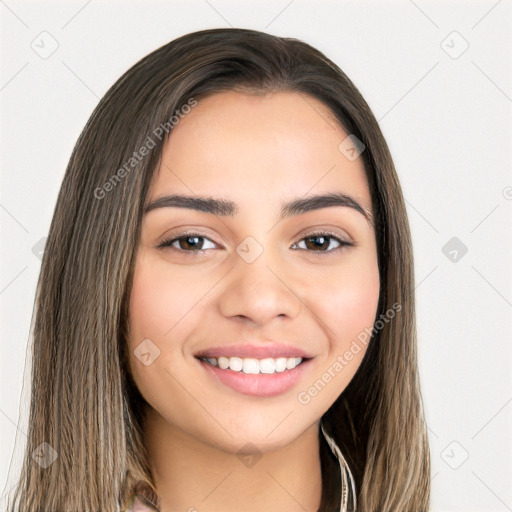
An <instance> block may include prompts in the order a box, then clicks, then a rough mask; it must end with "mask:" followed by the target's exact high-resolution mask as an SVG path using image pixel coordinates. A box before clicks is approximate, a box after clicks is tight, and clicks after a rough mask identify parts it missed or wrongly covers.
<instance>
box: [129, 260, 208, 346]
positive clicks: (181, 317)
mask: <svg viewBox="0 0 512 512" xmlns="http://www.w3.org/2000/svg"><path fill="white" fill-rule="evenodd" d="M203 288H204V290H203ZM207 290H208V288H207V287H206V286H204V287H203V286H199V285H198V284H197V279H196V280H195V282H194V279H193V278H192V277H191V276H190V275H188V274H187V273H186V272H173V273H172V274H170V272H169V268H168V265H166V264H165V263H163V262H162V261H158V260H157V259H155V258H144V256H143V255H142V256H140V258H138V260H137V264H136V267H135V273H134V278H133V287H132V291H131V297H130V307H129V315H130V332H131V333H132V338H134V340H132V341H136V338H137V336H138V337H141V336H142V339H144V338H152V337H153V338H154V339H156V340H160V341H162V342H165V341H166V340H169V339H171V338H172V337H175V333H176V332H177V331H179V330H181V329H182V328H183V327H184V326H186V325H187V323H188V321H189V317H190V316H193V314H194V310H195V309H197V308H198V307H200V299H201V297H202V296H204V295H205V293H206V291H207Z"/></svg>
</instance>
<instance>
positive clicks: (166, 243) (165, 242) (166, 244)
mask: <svg viewBox="0 0 512 512" xmlns="http://www.w3.org/2000/svg"><path fill="white" fill-rule="evenodd" d="M192 237H197V238H204V239H206V240H210V238H208V237H207V236H204V235H202V234H201V233H193V232H192V233H182V234H180V235H178V236H175V237H173V238H168V239H165V240H162V242H160V244H159V245H158V246H157V247H158V248H159V249H166V248H168V249H172V250H175V251H178V252H182V253H184V254H187V253H188V254H187V255H190V256H196V255H198V254H203V253H204V252H206V250H208V249H193V250H191V251H187V250H184V249H178V248H177V247H172V244H173V243H174V242H179V241H180V240H183V239H185V238H192ZM317 237H324V238H329V239H330V240H335V241H336V242H338V244H339V245H338V247H335V248H334V249H330V250H326V251H315V250H309V251H308V249H294V250H301V251H307V252H310V253H313V254H314V255H320V254H332V253H335V252H337V251H340V250H341V249H343V248H344V247H353V246H355V244H354V243H353V242H349V241H347V240H343V239H342V238H339V237H337V236H335V235H333V234H332V233H326V232H323V231H320V232H315V233H310V234H308V235H307V236H305V237H303V238H301V239H300V240H299V241H298V242H296V243H294V244H293V245H295V246H296V245H298V243H300V242H302V241H303V240H307V239H308V238H317ZM210 241H211V242H212V243H215V242H213V241H212V240H210ZM329 245H330V243H329Z"/></svg>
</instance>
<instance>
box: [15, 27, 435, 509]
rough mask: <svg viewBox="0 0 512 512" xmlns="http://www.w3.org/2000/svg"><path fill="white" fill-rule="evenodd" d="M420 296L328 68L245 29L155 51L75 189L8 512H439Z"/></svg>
mask: <svg viewBox="0 0 512 512" xmlns="http://www.w3.org/2000/svg"><path fill="white" fill-rule="evenodd" d="M413 290H414V276H413V256H412V249H411V241H410V233H409V227H408V222H407V216H406V210H405V206H404V201H403V197H402V193H401V189H400V186H399V183H398V179H397V176H396V173H395V170H394V166H393V162H392V159H391V156H390V154H389V151H388V148H387V145H386V142H385V140H384V138H383V136H382V133H381V131H380V129H379V127H378V125H377V122H376V120H375V118H374V116H373V114H372V113H371V111H370V109H369V107H368V105H367V104H366V102H365V101H364V99H363V98H362V96H361V94H360V93H359V92H358V90H357V89H356V88H355V86H354V85H353V84H352V83H351V82H350V80H349V79H348V78H347V77H346V75H345V74H344V73H343V72H342V71H341V70H340V69H339V68H338V67H337V66H336V65H335V64H334V63H333V62H331V61H330V60H329V59H327V57H325V56H324V55H323V54H322V53H320V52H319V51H318V50H316V49H314V48H312V47H311V46H309V45H307V44H305V43H303V42H301V41H298V40H296V39H290V38H280V37H276V36H271V35H268V34H264V33H261V32H257V31H252V30H242V29H215V30H205V31H201V32H196V33H192V34H188V35H185V36H183V37H180V38H178V39H176V40H174V41H172V42H170V43H169V44H167V45H165V46H163V47H161V48H159V49H158V50H156V51H154V52H153V53H151V54H150V55H148V56H147V57H145V58H143V59H142V60H141V61H140V62H138V63H137V64H136V65H135V66H133V67H132V68H131V69H130V70H128V71H127V72H126V73H125V74H124V75H123V76H122V77H121V78H120V79H119V80H118V81H117V82H116V84H114V86H113V87H112V88H111V89H110V90H109V91H108V92H107V94H106V95H105V97H104V98H103V99H102V100H101V101H100V103H99V105H98V106H97V108H96V110H95V111H94V113H93V114H92V116H91V118H90V120H89V122H88V123H87V125H86V127H85V129H84V131H83V133H82V135H81V136H80V138H79V140H78V142H77V145H76V147H75V149H74V151H73V154H72V157H71V160H70V163H69V166H68V169H67V172H66V175H65V177H64V181H63V184H62V188H61V191H60V194H59V197H58V200H57V205H56V209H55V213H54V218H53V220H52V224H51V228H50V231H49V235H48V240H47V246H46V250H45V254H44V259H43V262H42V269H41V276H40V279H39V283H38V292H37V296H36V321H35V326H34V341H33V343H34V344H33V372H32V397H31V412H30V420H29V424H30V427H29V432H28V444H27V451H26V457H25V460H24V466H23V470H22V475H21V478H20V481H19V484H18V486H17V489H16V493H15V496H14V500H13V505H12V506H11V507H10V510H20V511H29V510H45V511H47V510H55V511H57V510H59V511H61V510H62V511H71V510H73V511H76V510H90V511H93V510H94V511H98V510H102V511H103V510H160V511H161V512H169V511H174V510H189V511H193V510H199V511H201V512H203V511H208V510H226V511H229V510H246V511H256V510H266V511H271V510H274V509H275V510H278V509H279V510H290V511H291V510H308V511H315V510H319V511H338V510H356V509H357V510H360V511H379V512H383V511H393V512H397V511H411V512H412V511H414V512H417V511H424V510H427V509H428V506H429V493H430V483H429V482H430V475H429V471H430V464H429V452H428V440H427V434H426V427H425V422H424V418H423V408H422V403H421V395H420V387H419V381H418V369H417V354H416V331H415V329H416V328H415V311H414V295H413ZM43 441H44V443H45V444H42V442H43ZM36 449H37V450H39V452H38V453H39V458H42V460H43V463H41V461H39V463H36V462H37V461H36V458H37V457H33V453H34V450H36Z"/></svg>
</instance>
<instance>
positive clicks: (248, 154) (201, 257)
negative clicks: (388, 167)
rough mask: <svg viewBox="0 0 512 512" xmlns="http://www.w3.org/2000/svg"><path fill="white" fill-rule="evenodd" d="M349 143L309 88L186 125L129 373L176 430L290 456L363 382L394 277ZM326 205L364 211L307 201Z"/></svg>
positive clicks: (141, 285) (248, 100) (138, 272)
mask: <svg viewBox="0 0 512 512" xmlns="http://www.w3.org/2000/svg"><path fill="white" fill-rule="evenodd" d="M347 136H348V134H347V133H345V132H344V131H343V129H342V128H341V127H340V126H339V124H338V123H337V122H336V121H335V120H334V117H333V115H332V114H331V113H330V111H329V109H328V108H327V107H326V106H325V105H324V104H323V103H321V102H319V101H318V100H316V99H314V98H312V97H309V96H305V95H302V94H298V93H294V92H279V93H273V94H267V95H265V96H255V95H249V94H244V93H239V92H223V93H217V94H215V95H213V96H210V97H208V98H205V99H202V100H200V101H199V102H198V104H197V106H195V107H194V108H193V109H192V110H191V111H190V113H188V114H187V115H186V116H185V117H184V118H183V119H182V120H180V122H179V124H177V125H176V126H175V127H174V129H173V131H172V134H171V136H170V138H169V140H168V142H167V143H166V146H165V147H164V151H163V155H162V161H161V165H160V167H159V169H158V170H157V172H156V174H155V176H154V179H153V182H152V186H151V189H150V191H149V198H148V203H153V207H151V208H150V209H149V210H148V211H147V213H146V214H145V216H144V220H143V226H142V233H141V239H140V245H139V247H138V253H137V259H136V267H135V272H134V282H133V288H132V292H131V298H130V309H129V326H130V335H129V340H128V342H129V349H130V350H129V352H130V370H131V372H132V375H133V378H134V380H135V382H136V384H137V386H138V388H139V390H140V392H141V394H142V395H143V397H144V398H145V399H146V401H147V402H148V403H149V404H150V414H151V415H153V416H154V417H155V418H158V421H160V423H161V424H162V425H166V426H168V427H169V428H170V429H178V430H180V431H181V432H182V433H185V434H187V435H189V436H192V437H193V438H194V439H195V440H196V441H197V440H198V441H201V442H203V443H205V444H207V445H209V446H212V447H213V446H214V447H217V448H220V449H222V450H224V451H226V452H231V453H236V452H237V451H238V450H239V449H240V447H241V446H242V445H244V444H245V443H247V442H252V443H254V444H256V445H257V446H258V447H259V449H260V450H261V451H265V450H270V449H276V448H278V447H280V446H285V445H286V444H287V443H289V442H291V441H292V440H294V439H296V438H297V437H298V436H300V435H301V434H302V433H303V432H305V431H306V430H307V429H308V428H309V427H311V426H312V425H314V424H315V423H316V422H318V421H319V420H320V418H321V416H322V415H323V414H324V413H325V412H326V411H327V409H328V408H329V407H330V406H331V405H332V403H333V402H334V401H335V400H336V398H337V397H338V396H339V394H340V393H341V392H342V391H343V390H344V389H345V387H346V386H347V384H348V383H349V382H350V380H351V379H352V377H353V375H354V374H355V372H356V370H357V368H358V367H359V365H360V363H361V360H362V358H363V356H364V354H365V351H366V346H365V345H364V344H363V343H361V342H360V341H359V342H358V341H357V339H358V338H357V336H358V335H359V334H360V333H362V332H364V329H365V328H368V329H371V328H372V325H373V322H374V320H375V315H376V310H377V304H378V298H379V271H378V264H377V248H376V240H375V233H374V229H373V227H372V224H371V222H369V221H368V219H367V218H366V217H365V215H366V213H365V209H368V210H369V211H371V207H372V205H371V198H370V192H369V188H368V183H367V180H366V176H365V172H364V168H363V163H362V161H361V158H356V159H355V160H354V159H353V158H347V156H346V153H344V152H342V151H340V149H339V145H340V143H341V142H342V141H344V140H345V139H346V137H347ZM326 194H337V195H340V196H348V197H349V198H350V200H351V201H352V203H350V202H349V203H347V198H345V202H344V203H343V202H342V203H341V204H339V203H336V202H334V201H332V200H331V202H325V201H324V202H323V203H321V202H318V201H317V202H314V201H310V202H309V203H306V204H305V205H304V203H303V201H304V200H311V199H312V198H314V197H316V196H322V195H326ZM167 196H190V197H191V198H193V199H194V198H195V199H197V198H207V199H209V200H210V201H209V202H208V201H205V202H202V203H201V204H200V205H199V206H200V208H201V209H195V207H194V203H193V201H192V200H189V201H188V202H181V203H180V202H179V201H178V200H177V199H176V198H175V199H165V198H166V197H167ZM211 200H222V201H223V202H222V203H220V204H217V203H215V202H214V201H211ZM297 200H298V201H299V204H296V205H295V207H288V208H284V209H283V205H286V204H287V203H290V202H293V201H297ZM156 201H157V202H156ZM300 202H302V204H301V203H300ZM308 204H309V207H308ZM215 205H217V209H215ZM358 206H360V208H361V209H362V212H361V211H359V210H358V208H357V207H358ZM282 214H283V215H282ZM354 342H355V344H354ZM226 366H227V368H226ZM240 367H242V369H241V370H240Z"/></svg>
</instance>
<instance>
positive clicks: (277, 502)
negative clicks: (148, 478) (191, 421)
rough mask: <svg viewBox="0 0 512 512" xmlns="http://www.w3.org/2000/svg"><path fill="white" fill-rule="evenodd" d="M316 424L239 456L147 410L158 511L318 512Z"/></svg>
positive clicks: (319, 487) (146, 432) (146, 431)
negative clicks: (289, 439) (261, 450)
mask: <svg viewBox="0 0 512 512" xmlns="http://www.w3.org/2000/svg"><path fill="white" fill-rule="evenodd" d="M318 429H319V423H318V422H317V423H314V424H313V425H312V426H311V427H310V428H308V429H307V430H306V431H305V432H303V434H301V435H300V436H299V437H298V438H297V439H295V440H293V441H292V442H290V443H289V444H288V445H286V446H283V447H281V448H279V449H277V450H274V451H269V452H265V453H262V454H259V453H257V454H247V455H245V456H240V455H237V454H236V453H235V454H233V453H227V452H226V451H222V450H219V449H218V448H217V447H215V446H211V445H208V444H205V443H203V442H201V441H200V440H198V439H195V438H193V437H191V436H189V435H188V434H186V433H185V432H183V431H181V430H179V429H177V428H175V427H173V426H172V425H170V424H169V423H167V422H166V421H164V420H163V418H162V417H161V416H159V415H157V414H155V413H149V414H148V416H147V419H146V424H145V429H144V435H145V443H146V446H147V449H148V456H149V460H150V467H151V470H152V474H153V478H154V483H155V486H156V490H157V493H158V496H159V499H160V512H174V511H184V512H185V511H189V512H194V511H200V512H214V511H215V512H218V511H220V510H222V511H223V512H235V511H236V512H239V511H240V510H244V511H246V512H261V511H262V510H265V512H278V511H279V512H282V511H283V510H286V511H289V512H317V510H318V508H319V506H320V500H321V494H322V475H321V466H320V454H319V436H318V432H319V431H318ZM260 455H261V458H258V457H259V456H260ZM252 457H256V458H252Z"/></svg>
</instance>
